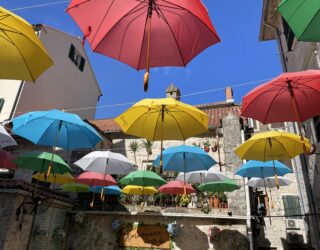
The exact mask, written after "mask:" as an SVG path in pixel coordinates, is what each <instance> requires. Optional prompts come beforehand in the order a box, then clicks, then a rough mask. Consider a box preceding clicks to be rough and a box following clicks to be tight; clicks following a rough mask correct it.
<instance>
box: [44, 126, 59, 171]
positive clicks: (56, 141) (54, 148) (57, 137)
mask: <svg viewBox="0 0 320 250" xmlns="http://www.w3.org/2000/svg"><path fill="white" fill-rule="evenodd" d="M61 126H62V121H60V122H59V127H58V131H57V135H56V138H55V140H54V144H53V147H52V156H51V160H50V163H49V167H48V171H47V175H46V177H49V176H50V172H51V169H52V163H53V157H54V154H55V151H56V145H57V143H58V139H59V135H60V130H61Z"/></svg>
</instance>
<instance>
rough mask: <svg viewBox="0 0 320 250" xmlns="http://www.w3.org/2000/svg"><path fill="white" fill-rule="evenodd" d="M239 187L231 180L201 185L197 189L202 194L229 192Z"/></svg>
mask: <svg viewBox="0 0 320 250" xmlns="http://www.w3.org/2000/svg"><path fill="white" fill-rule="evenodd" d="M239 188H240V187H239V186H238V185H237V184H236V183H235V182H234V181H233V180H224V181H215V182H208V183H204V184H201V185H200V186H199V187H198V189H199V190H200V191H202V192H213V193H218V192H231V191H234V190H236V189H239Z"/></svg>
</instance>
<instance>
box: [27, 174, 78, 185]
mask: <svg viewBox="0 0 320 250" xmlns="http://www.w3.org/2000/svg"><path fill="white" fill-rule="evenodd" d="M32 178H34V179H36V180H39V181H46V182H51V183H58V184H65V183H71V182H74V178H73V176H72V175H71V174H69V173H64V174H51V175H49V176H46V173H36V174H34V175H32Z"/></svg>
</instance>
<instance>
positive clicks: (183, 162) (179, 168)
mask: <svg viewBox="0 0 320 250" xmlns="http://www.w3.org/2000/svg"><path fill="white" fill-rule="evenodd" d="M162 154H163V170H166V171H176V172H184V173H187V172H191V171H196V170H208V169H209V168H211V167H212V166H213V165H215V164H217V162H216V161H215V160H214V159H213V158H212V157H211V156H210V155H209V154H208V153H207V152H205V151H204V150H203V149H201V148H199V147H196V146H187V145H180V146H174V147H170V148H168V149H166V150H164V151H163V153H162ZM153 164H154V165H156V166H159V165H160V156H158V157H157V158H156V159H155V160H154V162H153Z"/></svg>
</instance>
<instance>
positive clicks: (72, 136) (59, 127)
mask: <svg viewBox="0 0 320 250" xmlns="http://www.w3.org/2000/svg"><path fill="white" fill-rule="evenodd" d="M35 128H36V129H35ZM13 133H14V134H17V135H19V136H21V137H24V138H26V139H28V140H30V141H32V142H33V143H35V144H37V145H44V146H52V147H53V148H52V152H53V155H54V153H55V148H56V147H60V148H64V149H67V150H72V149H80V148H94V147H95V146H96V144H97V143H98V142H99V141H101V140H102V138H101V137H100V135H99V134H98V133H97V132H96V131H95V130H94V128H93V127H91V126H90V125H89V124H88V123H86V122H84V121H83V120H82V119H81V118H80V117H79V116H78V115H75V114H70V113H65V112H62V111H59V110H49V111H34V112H29V113H26V114H23V115H20V116H18V117H16V118H15V119H14V120H13ZM50 171H51V167H49V168H48V173H47V175H48V176H49V175H50Z"/></svg>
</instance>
